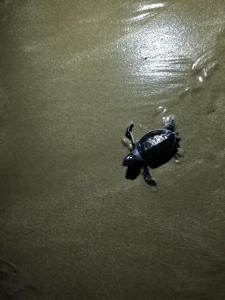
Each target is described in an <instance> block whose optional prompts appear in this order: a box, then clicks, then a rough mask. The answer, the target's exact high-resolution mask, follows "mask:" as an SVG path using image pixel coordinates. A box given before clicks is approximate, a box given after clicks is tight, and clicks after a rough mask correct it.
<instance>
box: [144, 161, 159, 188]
mask: <svg viewBox="0 0 225 300" xmlns="http://www.w3.org/2000/svg"><path fill="white" fill-rule="evenodd" d="M143 177H144V180H145V182H146V183H147V184H148V185H150V186H155V187H156V186H157V182H156V180H155V179H154V178H153V177H152V174H151V172H150V170H149V168H148V166H144V171H143Z"/></svg>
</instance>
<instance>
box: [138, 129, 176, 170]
mask: <svg viewBox="0 0 225 300" xmlns="http://www.w3.org/2000/svg"><path fill="white" fill-rule="evenodd" d="M178 142H179V141H178V140H177V138H176V135H175V133H174V132H172V131H170V130H167V129H156V130H152V131H150V132H148V133H147V134H145V135H144V136H143V137H142V138H141V139H140V140H139V141H138V143H137V145H136V147H137V149H138V151H139V153H140V155H141V157H142V158H143V160H144V161H145V162H146V163H147V165H148V166H149V167H150V168H151V169H155V168H158V167H159V166H161V165H163V164H165V163H166V162H168V161H169V160H170V159H171V158H172V157H173V156H174V155H175V154H176V153H177V145H178Z"/></svg>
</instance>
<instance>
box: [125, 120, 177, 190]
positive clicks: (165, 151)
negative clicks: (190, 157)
mask: <svg viewBox="0 0 225 300" xmlns="http://www.w3.org/2000/svg"><path fill="white" fill-rule="evenodd" d="M164 120H165V121H164V128H161V129H155V130H152V131H150V132H148V133H147V134H145V135H144V136H143V137H142V138H141V139H140V140H139V141H135V139H134V136H133V134H132V130H133V127H134V123H131V124H130V126H128V128H127V129H126V132H125V137H126V138H125V139H123V143H124V144H125V145H126V146H127V147H128V149H129V150H130V153H129V154H128V155H127V156H125V158H124V159H123V163H122V165H123V166H125V167H127V172H126V178H127V179H131V180H134V179H135V178H137V177H138V175H139V174H140V173H141V170H143V173H142V174H143V177H144V180H145V182H146V183H147V184H149V185H151V186H156V185H157V182H156V181H155V179H154V178H153V177H152V175H151V172H150V169H155V168H158V167H159V166H161V165H163V164H165V163H167V162H168V161H169V160H170V159H171V158H173V157H174V158H175V160H176V161H177V162H178V159H179V157H181V156H182V155H181V154H180V153H179V148H180V145H179V142H180V138H179V137H178V133H177V132H176V131H175V130H176V120H175V117H174V116H172V115H170V116H168V117H166V118H165V119H164Z"/></svg>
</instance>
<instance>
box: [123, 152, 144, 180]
mask: <svg viewBox="0 0 225 300" xmlns="http://www.w3.org/2000/svg"><path fill="white" fill-rule="evenodd" d="M122 165H123V166H125V167H127V172H126V178H127V179H131V180H134V179H135V178H137V177H138V175H139V174H140V172H141V168H142V167H143V161H142V159H141V158H140V156H139V155H137V154H136V153H133V151H132V152H130V153H129V154H128V155H127V156H125V158H124V159H123V163H122Z"/></svg>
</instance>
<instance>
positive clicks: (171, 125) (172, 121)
mask: <svg viewBox="0 0 225 300" xmlns="http://www.w3.org/2000/svg"><path fill="white" fill-rule="evenodd" d="M164 125H165V126H164V127H165V129H168V130H170V131H173V132H175V129H176V118H175V116H173V115H170V116H167V117H165V119H164Z"/></svg>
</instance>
